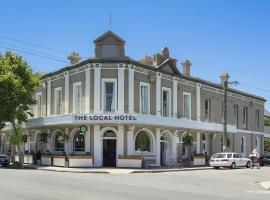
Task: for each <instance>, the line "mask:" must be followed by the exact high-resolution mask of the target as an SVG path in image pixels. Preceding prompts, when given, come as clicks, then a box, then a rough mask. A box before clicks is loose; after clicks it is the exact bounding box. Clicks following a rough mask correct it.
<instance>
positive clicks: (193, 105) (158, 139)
mask: <svg viewBox="0 0 270 200" xmlns="http://www.w3.org/2000/svg"><path fill="white" fill-rule="evenodd" d="M94 45H95V56H93V57H91V58H89V59H87V60H83V61H79V55H78V54H76V53H73V54H72V55H71V56H70V57H69V58H70V60H71V64H70V65H69V66H67V67H64V68H61V69H59V70H57V71H54V72H51V73H48V74H45V75H43V76H42V77H41V80H42V83H41V85H40V86H39V87H38V88H37V89H36V94H35V96H34V98H35V99H36V100H37V104H36V105H35V106H33V108H32V112H33V113H34V115H35V116H34V117H33V118H32V119H30V120H29V122H28V123H27V124H26V127H27V130H28V131H29V133H30V135H31V137H30V138H29V139H28V140H29V141H28V143H27V144H26V147H25V148H26V150H27V151H28V152H37V151H42V153H49V154H50V155H51V157H54V159H55V160H54V161H53V163H51V162H50V159H47V160H46V159H45V158H44V160H43V161H42V164H48V165H50V164H53V165H58V166H62V165H63V160H61V158H62V157H61V154H62V153H63V151H64V150H65V151H66V152H69V155H70V156H71V158H74V160H73V161H72V162H73V163H72V166H74V167H87V166H89V167H91V166H94V167H102V166H116V167H122V166H126V167H136V166H137V165H136V163H134V162H132V159H131V158H132V157H136V155H137V156H139V155H141V152H140V151H139V146H138V141H137V136H138V133H141V134H145V136H146V138H147V145H146V146H145V149H144V155H145V165H146V167H148V166H150V165H153V166H162V165H170V164H171V163H172V160H175V159H176V158H177V157H183V158H184V157H187V156H188V149H187V148H186V147H185V146H184V145H183V141H182V139H183V137H184V135H185V134H191V136H192V137H193V146H192V149H191V152H194V153H196V154H204V153H205V152H207V154H208V155H212V154H214V153H217V152H221V151H222V131H223V124H222V118H223V116H222V115H223V114H222V113H223V89H222V87H221V84H215V83H211V82H209V81H206V80H202V79H200V78H195V77H192V75H190V67H191V63H190V62H189V61H188V60H185V61H183V62H182V63H181V64H182V66H183V70H182V72H179V70H178V69H177V67H176V59H173V58H170V55H169V50H168V49H167V48H164V49H162V51H161V52H160V53H156V54H154V55H153V56H144V57H143V58H142V59H140V60H139V61H135V60H133V59H131V58H130V57H128V56H126V55H125V41H124V40H123V39H121V38H120V37H119V36H117V35H116V34H114V33H113V32H111V31H108V32H106V33H104V34H103V35H101V36H100V37H99V38H97V39H96V40H94ZM264 103H265V99H264V98H262V97H258V96H255V95H252V94H247V93H244V92H241V91H238V90H235V89H232V88H229V90H228V104H227V105H228V137H229V140H230V146H229V151H236V152H239V153H243V154H245V155H246V156H248V155H249V154H250V152H251V151H252V149H254V148H256V149H257V151H258V152H262V151H263V137H264V122H263V119H264ZM82 125H84V126H86V132H85V133H84V134H83V133H81V132H80V127H81V126H82ZM44 132H46V133H48V134H49V139H48V143H46V144H45V145H44V144H41V142H40V135H41V134H42V133H44ZM64 132H65V133H68V134H69V135H70V140H69V141H68V142H67V143H66V144H65V143H63V142H62V141H61V133H64ZM1 141H2V142H1V151H2V152H7V151H9V148H10V146H9V144H8V132H5V131H3V132H2V133H1ZM85 155H89V157H90V158H91V159H90V160H84V159H80V158H83V157H84V156H85ZM125 157H126V158H130V161H128V159H126V161H125V160H124V161H123V160H122V161H121V162H120V160H121V159H120V158H125ZM76 158H77V159H76ZM70 162H71V161H70ZM89 162H91V163H89ZM70 165H71V163H70Z"/></svg>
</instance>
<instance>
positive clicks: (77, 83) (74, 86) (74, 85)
mask: <svg viewBox="0 0 270 200" xmlns="http://www.w3.org/2000/svg"><path fill="white" fill-rule="evenodd" d="M78 86H80V88H81V91H80V92H81V97H80V107H79V110H78V111H77V110H76V103H75V100H76V94H77V88H78ZM82 97H83V95H82V82H81V81H79V82H76V83H73V113H82Z"/></svg>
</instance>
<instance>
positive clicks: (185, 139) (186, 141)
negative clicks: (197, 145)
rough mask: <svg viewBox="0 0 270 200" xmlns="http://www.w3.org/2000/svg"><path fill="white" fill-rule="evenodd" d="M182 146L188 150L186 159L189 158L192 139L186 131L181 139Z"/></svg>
mask: <svg viewBox="0 0 270 200" xmlns="http://www.w3.org/2000/svg"><path fill="white" fill-rule="evenodd" d="M183 145H184V146H185V147H186V148H187V149H188V157H190V151H191V147H192V145H193V138H192V136H191V134H190V132H188V131H186V134H185V135H184V137H183Z"/></svg>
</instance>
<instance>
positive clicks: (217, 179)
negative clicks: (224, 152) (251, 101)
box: [0, 167, 270, 200]
mask: <svg viewBox="0 0 270 200" xmlns="http://www.w3.org/2000/svg"><path fill="white" fill-rule="evenodd" d="M0 177H1V179H0V199H1V200H13V199H14V200H37V199H38V200H42V199H44V200H45V199H46V200H48V199H65V200H68V199H74V200H75V199H79V200H88V199H89V200H92V199H95V200H100V199H104V200H105V199H110V200H112V199H117V200H121V199H123V200H124V199H125V200H126V199H185V200H188V199H207V200H212V199H213V200H216V199H239V200H240V199H241V200H243V199H252V200H253V199H260V200H263V199H269V198H270V191H266V190H265V189H263V188H261V186H260V185H259V183H260V182H262V181H270V167H264V168H262V169H260V170H257V169H253V170H251V169H236V170H228V169H221V170H203V171H186V172H184V171H182V172H168V173H152V174H150V173H147V174H145V173H142V174H88V173H69V172H50V171H40V170H12V169H3V168H0Z"/></svg>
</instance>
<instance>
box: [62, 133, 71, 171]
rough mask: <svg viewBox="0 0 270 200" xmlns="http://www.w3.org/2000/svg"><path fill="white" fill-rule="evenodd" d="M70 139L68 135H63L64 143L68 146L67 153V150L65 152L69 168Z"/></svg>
mask: <svg viewBox="0 0 270 200" xmlns="http://www.w3.org/2000/svg"><path fill="white" fill-rule="evenodd" d="M69 139H70V136H69V134H68V133H62V140H63V142H64V145H65V146H67V152H66V150H64V151H65V160H66V161H67V162H68V164H67V165H68V166H69V158H68V156H69V145H68V141H69ZM64 149H65V148H64ZM68 166H67V167H68Z"/></svg>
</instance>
